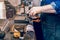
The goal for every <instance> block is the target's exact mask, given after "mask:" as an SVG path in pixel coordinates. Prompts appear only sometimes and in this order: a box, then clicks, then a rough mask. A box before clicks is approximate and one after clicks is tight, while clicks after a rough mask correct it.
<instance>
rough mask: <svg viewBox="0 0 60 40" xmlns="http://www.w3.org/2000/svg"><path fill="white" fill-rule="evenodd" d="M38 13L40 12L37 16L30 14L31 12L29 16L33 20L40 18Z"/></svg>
mask: <svg viewBox="0 0 60 40" xmlns="http://www.w3.org/2000/svg"><path fill="white" fill-rule="evenodd" d="M38 15H39V14H36V15H35V16H30V15H29V14H27V16H28V18H29V19H31V20H36V19H40V17H39V16H38Z"/></svg>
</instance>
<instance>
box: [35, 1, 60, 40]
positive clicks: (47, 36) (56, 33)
mask: <svg viewBox="0 0 60 40" xmlns="http://www.w3.org/2000/svg"><path fill="white" fill-rule="evenodd" d="M52 2H54V3H55V4H56V5H54V4H53V5H52V6H53V8H54V9H55V10H56V14H49V13H47V14H46V13H42V14H41V16H40V18H41V19H40V20H41V22H39V23H36V22H34V29H35V34H36V38H37V39H36V40H60V0H42V2H41V6H43V5H48V4H51V3H52Z"/></svg>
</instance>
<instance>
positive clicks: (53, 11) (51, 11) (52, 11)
mask: <svg viewBox="0 0 60 40" xmlns="http://www.w3.org/2000/svg"><path fill="white" fill-rule="evenodd" d="M43 13H56V11H55V10H47V11H43Z"/></svg>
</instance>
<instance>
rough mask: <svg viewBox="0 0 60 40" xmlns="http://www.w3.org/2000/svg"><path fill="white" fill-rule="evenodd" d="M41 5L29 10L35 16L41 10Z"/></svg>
mask: <svg viewBox="0 0 60 40" xmlns="http://www.w3.org/2000/svg"><path fill="white" fill-rule="evenodd" d="M40 10H41V9H40V7H33V8H31V9H30V11H29V15H31V16H34V15H36V14H38V13H39V12H40Z"/></svg>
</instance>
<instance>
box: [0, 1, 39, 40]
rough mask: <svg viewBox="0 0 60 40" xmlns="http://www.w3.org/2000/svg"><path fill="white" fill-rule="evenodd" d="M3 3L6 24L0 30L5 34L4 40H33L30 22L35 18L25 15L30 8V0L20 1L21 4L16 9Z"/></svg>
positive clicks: (31, 23)
mask: <svg viewBox="0 0 60 40" xmlns="http://www.w3.org/2000/svg"><path fill="white" fill-rule="evenodd" d="M4 2H5V5H6V11H7V12H6V16H7V20H6V22H7V23H6V24H5V25H4V27H3V28H1V30H2V31H4V32H5V33H6V35H5V37H4V40H7V39H8V40H35V33H34V29H33V22H32V20H35V19H37V18H34V17H29V15H28V13H27V11H29V9H30V8H31V7H32V0H21V4H20V5H18V6H17V7H13V6H12V5H11V4H10V3H9V2H8V1H4ZM14 16H15V17H14ZM36 16H38V15H36ZM13 17H14V18H13ZM9 18H13V19H11V20H9ZM8 26H9V27H8ZM7 30H8V31H7Z"/></svg>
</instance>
